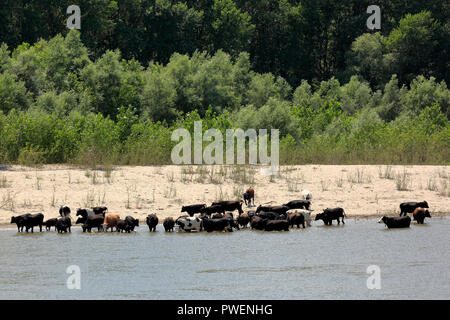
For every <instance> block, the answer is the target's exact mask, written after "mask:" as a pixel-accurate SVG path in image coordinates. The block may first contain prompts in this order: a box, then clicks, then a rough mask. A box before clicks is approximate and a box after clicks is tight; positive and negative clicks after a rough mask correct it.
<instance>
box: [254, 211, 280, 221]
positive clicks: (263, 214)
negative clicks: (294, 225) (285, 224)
mask: <svg viewBox="0 0 450 320" xmlns="http://www.w3.org/2000/svg"><path fill="white" fill-rule="evenodd" d="M256 216H257V217H260V218H262V219H269V220H275V219H277V217H278V214H276V213H275V212H265V211H261V212H258V213H257V214H256Z"/></svg>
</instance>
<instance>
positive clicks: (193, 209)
mask: <svg viewBox="0 0 450 320" xmlns="http://www.w3.org/2000/svg"><path fill="white" fill-rule="evenodd" d="M205 207H206V204H192V205H189V206H182V207H181V212H187V213H188V215H189V216H190V217H193V216H194V214H196V213H201V209H203V208H205Z"/></svg>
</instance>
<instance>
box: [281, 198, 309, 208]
mask: <svg viewBox="0 0 450 320" xmlns="http://www.w3.org/2000/svg"><path fill="white" fill-rule="evenodd" d="M284 206H286V207H288V208H289V209H306V210H309V207H310V206H311V202H310V201H309V200H292V201H289V202H288V203H286V204H284Z"/></svg>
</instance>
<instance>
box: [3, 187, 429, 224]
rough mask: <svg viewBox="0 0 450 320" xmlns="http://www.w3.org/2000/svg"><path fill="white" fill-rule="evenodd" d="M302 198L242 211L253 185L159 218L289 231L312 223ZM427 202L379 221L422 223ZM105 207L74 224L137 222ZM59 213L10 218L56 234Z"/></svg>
mask: <svg viewBox="0 0 450 320" xmlns="http://www.w3.org/2000/svg"><path fill="white" fill-rule="evenodd" d="M302 197H303V199H301V200H292V201H289V202H288V203H286V204H283V205H276V206H262V205H259V206H258V207H257V208H256V210H248V211H247V212H244V211H243V210H242V204H243V202H245V204H246V205H247V206H249V205H251V204H252V202H253V206H254V201H255V200H254V198H255V193H254V190H253V188H249V189H248V190H247V191H246V192H245V193H244V194H243V198H244V200H243V201H242V200H232V201H218V202H213V203H212V204H211V205H210V206H206V204H193V205H188V206H182V207H181V212H185V213H186V214H185V215H181V216H179V217H178V218H177V219H175V220H174V218H173V217H168V218H166V219H164V221H163V223H162V224H163V227H164V229H165V231H166V232H171V231H174V229H175V226H177V227H178V230H179V231H185V232H200V231H203V230H204V231H207V232H213V231H229V232H231V231H233V230H239V229H240V228H246V227H248V226H250V228H252V229H255V230H262V231H289V228H293V227H294V226H296V227H297V228H300V226H301V227H303V228H306V227H309V226H311V221H312V218H311V213H312V212H313V210H311V199H312V195H311V193H310V192H309V191H306V190H304V191H303V192H302ZM428 208H429V206H428V203H427V202H426V201H423V202H405V203H402V204H400V216H399V217H382V218H381V219H380V221H379V222H380V223H382V222H383V223H385V224H386V226H387V227H388V228H407V227H409V226H410V223H411V218H410V217H409V216H408V215H407V214H408V213H412V214H413V219H414V220H416V221H417V223H419V224H422V223H424V220H425V218H426V217H428V218H431V216H430V213H429V211H428V210H427V209H428ZM236 210H237V211H238V215H237V216H236V217H235V216H234V211H236ZM107 211H108V208H107V207H95V208H92V209H77V211H76V217H77V219H76V221H75V224H81V228H82V230H83V232H86V231H87V232H91V230H92V229H95V228H96V229H97V230H98V231H108V229H109V230H111V232H112V231H114V229H115V230H116V231H117V232H132V231H134V229H135V227H138V226H139V220H138V219H135V218H133V217H131V216H127V217H125V219H121V218H120V216H119V215H118V214H107ZM59 214H60V217H58V218H52V219H48V220H46V221H44V215H43V214H42V213H37V214H30V213H27V214H24V215H20V216H13V217H11V223H15V224H17V230H18V232H22V231H23V229H24V228H25V231H26V232H28V231H29V230H31V232H33V228H34V227H39V230H40V231H41V232H42V227H43V226H44V227H45V228H46V230H47V231H49V230H50V229H51V227H55V231H58V233H66V232H71V227H72V218H71V216H70V214H71V210H70V208H69V207H68V206H62V207H61V208H60V209H59ZM344 217H347V215H346V214H345V211H344V209H343V208H327V209H324V210H323V211H322V212H321V213H318V214H316V215H315V219H314V220H315V221H318V220H322V221H323V222H324V224H325V225H332V223H333V220H336V221H337V224H340V223H341V222H342V223H343V224H345V222H344ZM158 223H159V219H158V217H157V215H156V214H149V215H148V216H147V218H146V224H147V225H148V227H149V230H150V231H156V226H157V225H158Z"/></svg>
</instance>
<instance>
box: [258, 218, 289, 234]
mask: <svg viewBox="0 0 450 320" xmlns="http://www.w3.org/2000/svg"><path fill="white" fill-rule="evenodd" d="M264 231H289V222H288V221H287V220H268V221H267V222H266V225H265V226H264Z"/></svg>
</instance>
